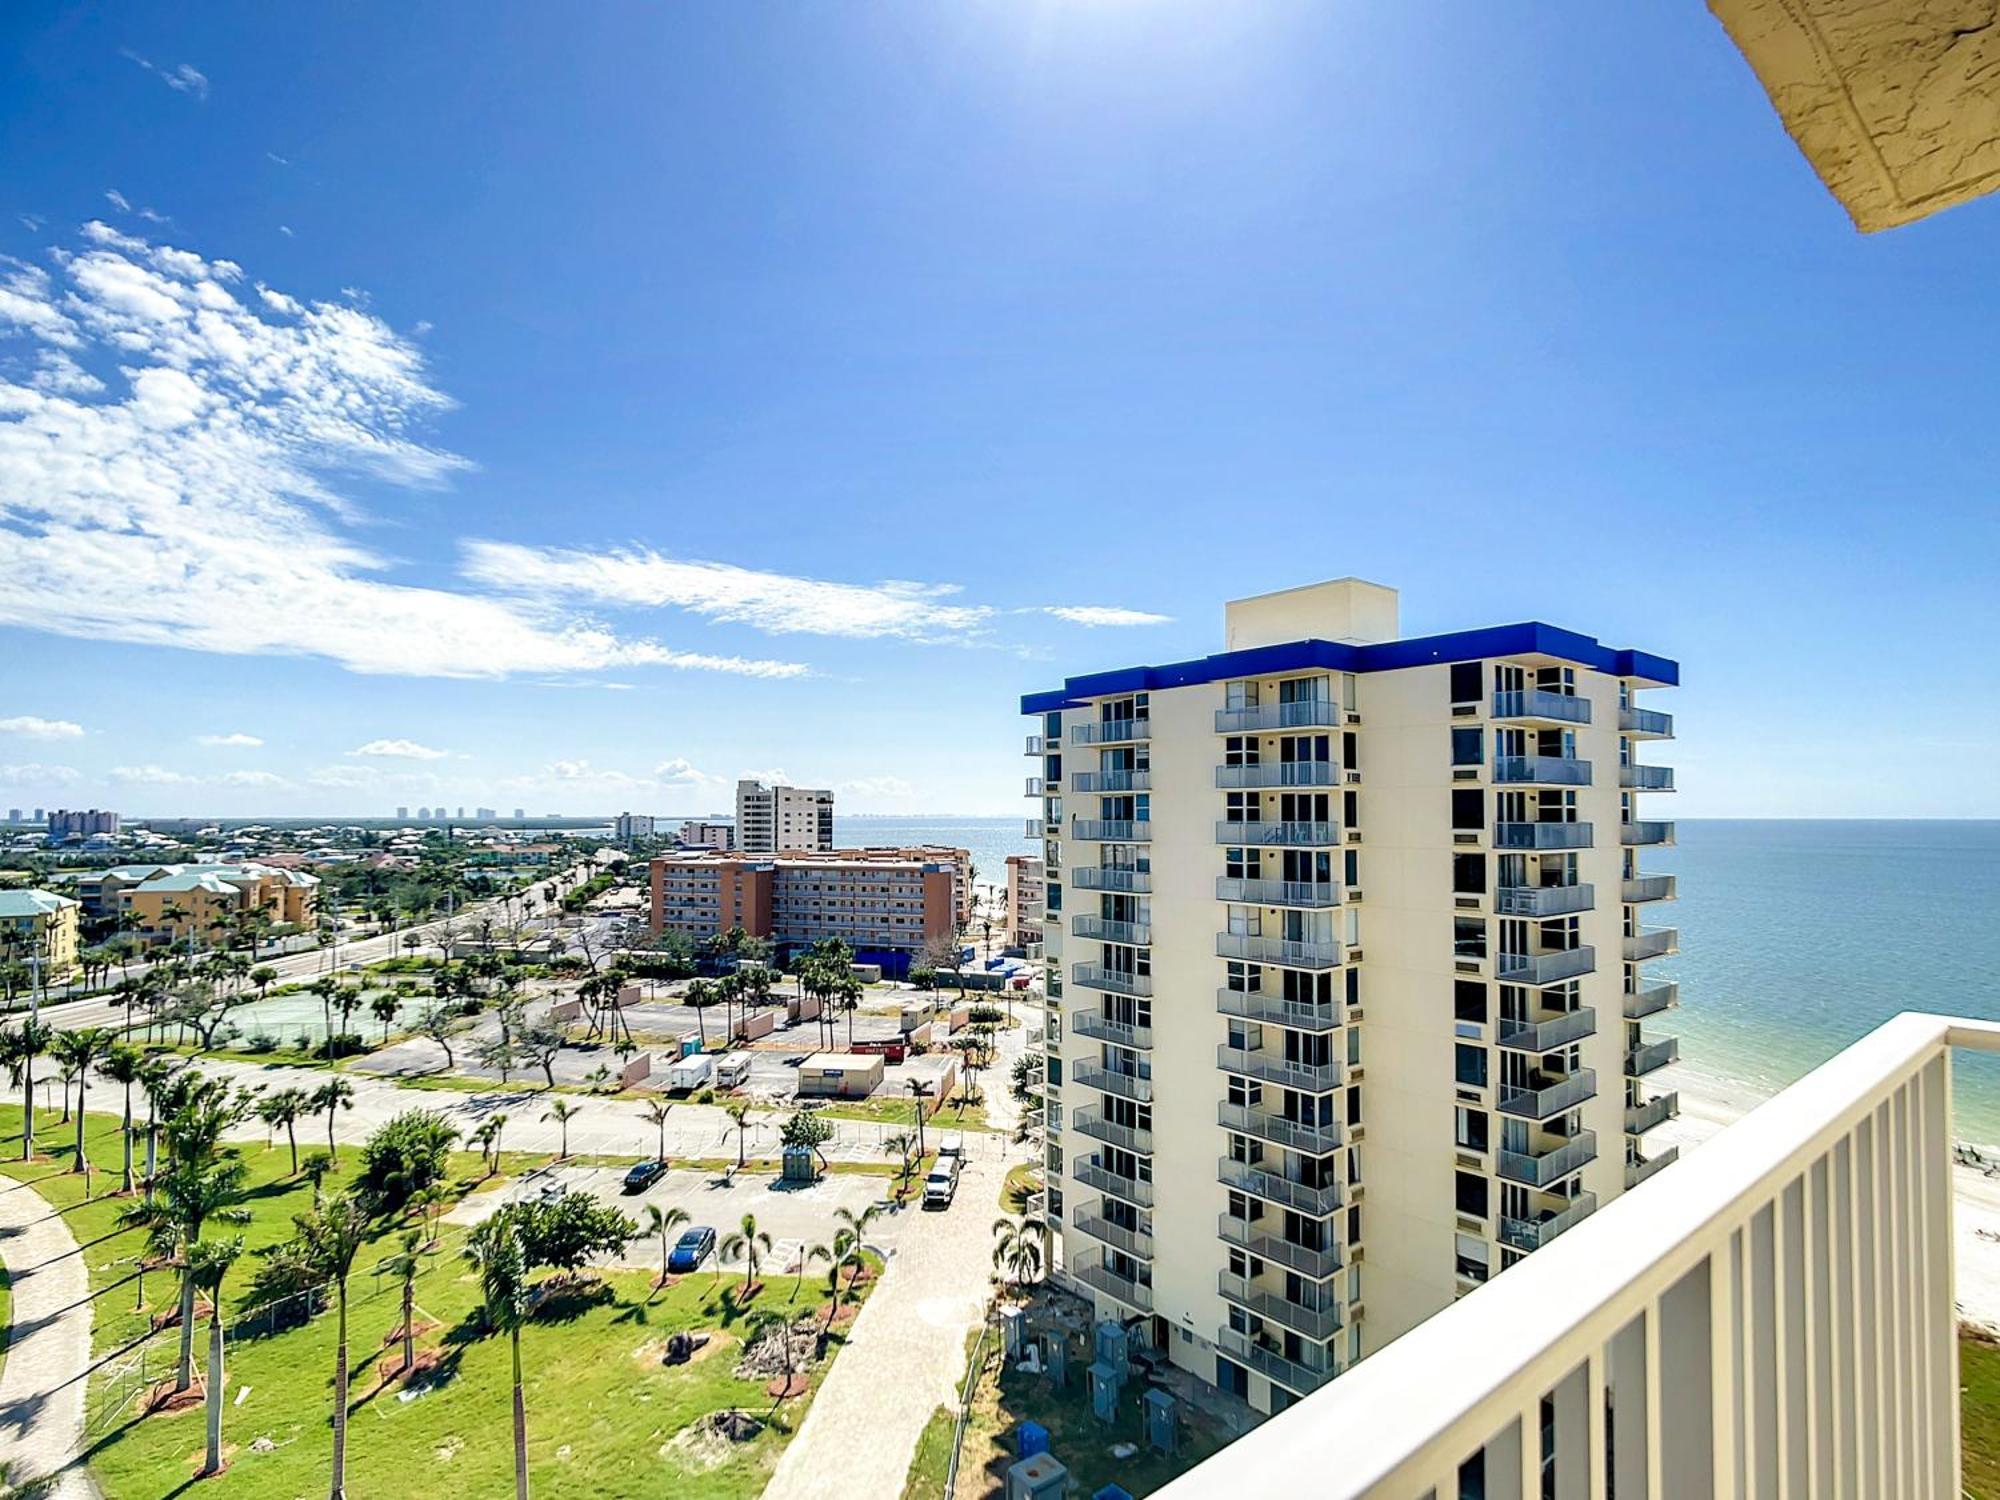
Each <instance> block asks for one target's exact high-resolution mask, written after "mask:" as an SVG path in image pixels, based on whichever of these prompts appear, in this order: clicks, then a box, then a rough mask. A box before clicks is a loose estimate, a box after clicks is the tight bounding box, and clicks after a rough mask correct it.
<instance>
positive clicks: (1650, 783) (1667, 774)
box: [1618, 766, 1674, 792]
mask: <svg viewBox="0 0 2000 1500" xmlns="http://www.w3.org/2000/svg"><path fill="white" fill-rule="evenodd" d="M1618 784H1619V785H1620V786H1622V787H1624V788H1625V789H1626V790H1627V791H1629V792H1671V791H1672V790H1673V789H1674V768H1673V767H1672V766H1620V767H1619V768H1618Z"/></svg>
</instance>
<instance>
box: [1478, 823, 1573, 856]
mask: <svg viewBox="0 0 2000 1500" xmlns="http://www.w3.org/2000/svg"><path fill="white" fill-rule="evenodd" d="M1493 847H1494V848H1496V849H1530V850H1547V849H1588V848H1589V847H1590V824H1588V823H1495V824H1494V825H1493Z"/></svg>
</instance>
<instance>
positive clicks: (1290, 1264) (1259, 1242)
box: [1215, 1214, 1346, 1281]
mask: <svg viewBox="0 0 2000 1500" xmlns="http://www.w3.org/2000/svg"><path fill="white" fill-rule="evenodd" d="M1215 1232H1216V1234H1217V1235H1218V1236H1220V1237H1221V1239H1222V1242H1223V1243H1224V1244H1226V1245H1234V1246H1235V1247H1236V1248H1237V1249H1239V1250H1248V1251H1249V1252H1250V1253H1251V1254H1252V1255H1254V1256H1256V1257H1257V1258H1258V1259H1259V1260H1268V1261H1269V1262H1270V1263H1271V1264H1272V1265H1274V1266H1283V1267H1284V1268H1285V1269H1286V1270H1287V1271H1296V1272H1298V1274H1299V1275H1301V1276H1309V1277H1311V1278H1312V1279H1313V1280H1315V1281H1324V1280H1325V1279H1326V1278H1327V1277H1329V1276H1331V1275H1333V1274H1334V1273H1335V1272H1336V1271H1338V1270H1339V1269H1340V1268H1341V1267H1342V1266H1343V1265H1345V1264H1346V1257H1345V1256H1344V1255H1343V1254H1342V1253H1341V1247H1340V1244H1339V1242H1338V1241H1337V1240H1328V1241H1327V1244H1326V1248H1325V1249H1323V1250H1315V1249H1313V1248H1312V1247H1311V1246H1309V1245H1295V1244H1293V1243H1292V1242H1291V1241H1290V1240H1287V1239H1281V1238H1279V1237H1278V1236H1277V1235H1275V1234H1272V1233H1271V1232H1270V1225H1269V1224H1268V1223H1266V1222H1265V1221H1264V1220H1257V1221H1254V1222H1253V1221H1251V1220H1249V1219H1239V1218H1237V1217H1235V1216H1234V1215H1233V1214H1220V1215H1218V1216H1217V1217H1216V1221H1215Z"/></svg>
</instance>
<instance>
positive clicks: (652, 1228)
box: [646, 1203, 688, 1286]
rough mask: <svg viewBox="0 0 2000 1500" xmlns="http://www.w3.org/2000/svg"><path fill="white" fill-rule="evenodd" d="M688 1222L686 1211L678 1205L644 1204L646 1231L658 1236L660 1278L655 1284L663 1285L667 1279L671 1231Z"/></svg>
mask: <svg viewBox="0 0 2000 1500" xmlns="http://www.w3.org/2000/svg"><path fill="white" fill-rule="evenodd" d="M687 1222H688V1211H687V1210H686V1209H684V1208H681V1207H679V1206H678V1205H677V1206H675V1207H673V1208H665V1209H663V1208H661V1207H660V1205H659V1204H657V1203H648V1204H647V1205H646V1233H648V1234H657V1235H658V1236H659V1237H660V1279H659V1280H658V1281H656V1282H654V1283H653V1285H655V1286H665V1285H666V1281H667V1253H668V1250H669V1248H670V1241H671V1239H672V1236H673V1232H674V1231H675V1230H676V1229H678V1228H680V1227H681V1225H683V1224H685V1223H687Z"/></svg>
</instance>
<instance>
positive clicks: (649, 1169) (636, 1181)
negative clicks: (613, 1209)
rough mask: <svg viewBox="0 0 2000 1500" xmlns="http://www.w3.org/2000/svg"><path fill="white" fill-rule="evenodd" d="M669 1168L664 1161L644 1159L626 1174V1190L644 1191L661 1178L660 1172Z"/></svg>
mask: <svg viewBox="0 0 2000 1500" xmlns="http://www.w3.org/2000/svg"><path fill="white" fill-rule="evenodd" d="M666 1170H667V1164H666V1163H665V1162H663V1161H642V1162H640V1163H639V1165H638V1166H636V1167H634V1168H633V1169H632V1170H631V1171H629V1172H627V1173H626V1174H625V1191H626V1192H628V1193H643V1192H645V1191H646V1189H647V1188H649V1187H651V1186H652V1185H653V1184H654V1183H656V1182H658V1181H659V1180H660V1174H661V1173H662V1172H664V1171H666Z"/></svg>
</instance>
